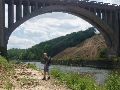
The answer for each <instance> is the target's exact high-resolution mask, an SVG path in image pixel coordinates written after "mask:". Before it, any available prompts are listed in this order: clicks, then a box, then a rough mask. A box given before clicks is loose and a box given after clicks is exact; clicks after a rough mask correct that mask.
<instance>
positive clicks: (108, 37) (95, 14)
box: [0, 0, 120, 57]
mask: <svg viewBox="0 0 120 90" xmlns="http://www.w3.org/2000/svg"><path fill="white" fill-rule="evenodd" d="M5 3H6V4H8V27H5ZM14 5H15V6H16V16H14V12H15V11H14V8H15V7H14ZM0 12H1V13H0V52H1V54H2V55H6V52H7V43H8V40H9V37H10V35H11V33H12V32H13V31H14V30H15V29H16V28H17V27H18V26H20V25H21V24H22V23H24V22H25V21H26V20H29V19H30V18H32V17H35V16H37V15H41V14H45V13H49V12H65V13H69V14H73V15H75V16H78V17H81V18H83V19H84V20H86V21H87V22H89V23H90V24H92V25H93V26H95V27H96V28H97V29H98V30H99V31H100V33H101V34H102V35H103V37H104V39H105V41H106V44H107V46H108V49H109V51H108V56H109V57H112V56H120V51H119V50H120V7H118V6H114V5H111V6H110V5H108V4H101V2H99V3H94V2H88V1H87V0H86V1H79V0H0ZM14 17H16V18H14ZM14 20H15V21H14Z"/></svg>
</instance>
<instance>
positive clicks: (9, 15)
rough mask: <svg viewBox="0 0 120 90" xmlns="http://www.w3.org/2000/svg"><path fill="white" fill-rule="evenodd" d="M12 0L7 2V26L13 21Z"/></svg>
mask: <svg viewBox="0 0 120 90" xmlns="http://www.w3.org/2000/svg"><path fill="white" fill-rule="evenodd" d="M13 3H14V0H9V3H8V27H10V26H11V25H13V23H14V4H13Z"/></svg>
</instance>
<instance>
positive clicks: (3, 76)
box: [0, 56, 38, 90]
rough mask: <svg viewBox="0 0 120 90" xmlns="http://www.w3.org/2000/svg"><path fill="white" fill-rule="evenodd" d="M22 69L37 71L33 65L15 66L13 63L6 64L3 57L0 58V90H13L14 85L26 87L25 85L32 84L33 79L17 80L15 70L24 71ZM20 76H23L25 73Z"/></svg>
mask: <svg viewBox="0 0 120 90" xmlns="http://www.w3.org/2000/svg"><path fill="white" fill-rule="evenodd" d="M24 68H27V69H28V68H31V69H34V70H38V69H37V67H36V66H35V65H33V64H27V65H26V64H23V63H19V64H16V62H15V61H10V62H8V61H7V60H6V59H5V58H4V57H1V56H0V90H1V89H5V90H14V88H15V85H20V86H21V87H23V85H26V84H27V83H28V84H30V83H32V84H34V83H33V81H35V80H34V79H30V78H18V76H17V74H16V70H15V69H21V70H24ZM20 74H21V75H22V74H25V72H24V73H20Z"/></svg>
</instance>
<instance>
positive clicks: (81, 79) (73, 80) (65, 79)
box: [51, 69, 98, 90]
mask: <svg viewBox="0 0 120 90" xmlns="http://www.w3.org/2000/svg"><path fill="white" fill-rule="evenodd" d="M51 74H52V76H53V77H54V78H57V79H58V80H59V81H60V82H61V83H65V84H66V85H67V86H68V87H69V88H70V89H72V90H98V86H97V85H96V84H95V81H94V80H93V79H91V77H90V76H86V75H85V76H83V75H82V76H81V75H80V74H77V73H64V72H61V71H60V70H58V69H54V70H52V71H51Z"/></svg>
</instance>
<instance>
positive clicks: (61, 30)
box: [5, 0, 120, 49]
mask: <svg viewBox="0 0 120 90" xmlns="http://www.w3.org/2000/svg"><path fill="white" fill-rule="evenodd" d="M90 1H93V0H90ZM96 1H99V2H105V3H111V4H118V5H120V0H96ZM5 12H6V14H5V17H6V22H7V21H8V20H7V17H8V16H7V12H8V9H7V5H6V8H5ZM6 27H7V23H6ZM89 27H92V25H91V24H89V23H88V22H86V21H84V20H83V19H81V18H79V17H77V16H73V15H71V14H67V13H62V12H53V13H46V14H43V15H39V16H36V17H34V18H31V19H30V20H28V21H26V22H25V23H23V24H22V25H20V26H19V27H18V28H17V29H16V30H15V31H14V32H13V33H12V35H11V36H10V38H9V41H8V46H7V47H8V49H10V48H21V49H25V48H30V47H31V46H33V45H35V44H38V43H40V42H43V41H46V40H50V39H53V38H56V37H59V36H64V35H66V34H69V33H72V32H77V31H80V30H85V29H87V28H89Z"/></svg>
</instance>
